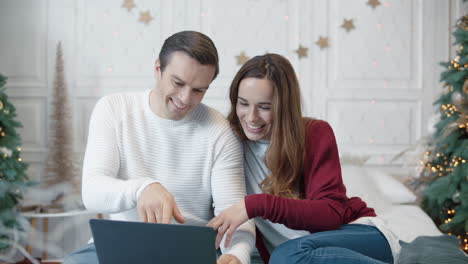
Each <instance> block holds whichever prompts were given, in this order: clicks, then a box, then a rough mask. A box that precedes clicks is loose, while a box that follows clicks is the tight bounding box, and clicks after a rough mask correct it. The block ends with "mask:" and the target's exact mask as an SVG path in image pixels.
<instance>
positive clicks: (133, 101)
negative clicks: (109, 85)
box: [98, 91, 148, 113]
mask: <svg viewBox="0 0 468 264" xmlns="http://www.w3.org/2000/svg"><path fill="white" fill-rule="evenodd" d="M147 92H148V91H131V92H120V93H112V94H108V95H105V96H103V97H101V99H99V101H98V104H101V105H106V106H107V108H108V109H109V110H110V111H112V112H114V113H118V112H121V111H125V112H127V113H128V112H129V111H132V110H137V109H139V108H143V106H144V98H145V95H146V93H147Z"/></svg>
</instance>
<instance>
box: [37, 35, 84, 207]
mask: <svg viewBox="0 0 468 264" xmlns="http://www.w3.org/2000/svg"><path fill="white" fill-rule="evenodd" d="M69 101H70V100H69V97H68V92H67V85H66V81H65V68H64V61H63V52H62V45H61V43H60V42H59V43H58V44H57V53H56V60H55V79H54V86H53V96H52V111H51V115H50V128H49V154H48V159H47V165H46V167H45V175H44V178H43V181H42V184H43V186H44V187H46V188H52V189H59V190H58V193H57V195H56V197H54V199H53V200H52V201H51V204H50V205H48V207H50V208H44V209H47V210H50V209H52V208H54V207H58V208H60V209H76V208H80V207H81V202H80V201H81V199H80V197H79V194H80V183H79V177H78V171H77V168H76V166H75V164H74V161H73V133H72V122H71V120H72V114H71V109H70V108H71V107H70V104H69ZM55 192H57V190H56V191H55Z"/></svg>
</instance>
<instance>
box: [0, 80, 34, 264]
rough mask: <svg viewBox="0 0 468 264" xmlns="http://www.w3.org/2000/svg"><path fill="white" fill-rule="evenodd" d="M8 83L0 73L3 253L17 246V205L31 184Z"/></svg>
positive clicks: (0, 248) (0, 241) (0, 225)
mask: <svg viewBox="0 0 468 264" xmlns="http://www.w3.org/2000/svg"><path fill="white" fill-rule="evenodd" d="M5 83H6V78H5V77H4V76H2V75H1V74H0V256H1V255H2V254H1V253H2V252H4V251H8V250H10V249H14V248H15V247H17V246H18V245H17V242H18V241H15V240H17V238H18V237H19V235H18V234H19V233H21V232H22V231H21V230H22V227H21V224H20V221H19V219H20V217H21V216H20V214H19V212H18V211H17V210H16V208H17V205H18V203H19V202H20V200H21V199H22V194H23V191H24V189H25V187H27V186H29V185H30V184H31V182H30V181H29V179H28V177H27V175H26V168H27V166H26V164H25V163H24V162H23V161H22V160H21V157H20V151H21V148H20V144H21V139H20V137H19V135H18V133H17V132H16V129H17V128H18V127H21V124H20V123H19V122H18V121H17V120H15V118H16V109H15V107H14V106H13V105H12V104H11V102H10V101H9V100H8V96H7V95H6V93H5V88H4V86H5ZM0 262H1V261H0Z"/></svg>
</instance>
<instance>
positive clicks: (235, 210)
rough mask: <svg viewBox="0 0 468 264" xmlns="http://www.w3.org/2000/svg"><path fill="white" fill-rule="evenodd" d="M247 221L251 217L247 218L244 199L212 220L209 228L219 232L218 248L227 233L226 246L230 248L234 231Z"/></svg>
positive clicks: (217, 238) (217, 237)
mask: <svg viewBox="0 0 468 264" xmlns="http://www.w3.org/2000/svg"><path fill="white" fill-rule="evenodd" d="M247 220H249V217H248V216H247V209H245V202H244V199H242V200H240V201H239V202H237V203H235V204H234V205H232V206H231V207H229V208H227V209H225V210H223V211H222V212H221V213H220V214H219V215H218V216H216V217H215V218H213V219H211V221H210V222H209V223H208V224H207V226H209V227H211V228H213V229H214V230H218V235H217V236H216V248H219V244H221V240H222V239H223V236H224V234H226V232H227V234H226V240H225V241H224V246H225V247H228V246H229V243H230V242H231V238H232V234H233V233H234V231H236V229H237V228H238V227H239V226H240V225H242V224H243V223H245V222H246V221H247Z"/></svg>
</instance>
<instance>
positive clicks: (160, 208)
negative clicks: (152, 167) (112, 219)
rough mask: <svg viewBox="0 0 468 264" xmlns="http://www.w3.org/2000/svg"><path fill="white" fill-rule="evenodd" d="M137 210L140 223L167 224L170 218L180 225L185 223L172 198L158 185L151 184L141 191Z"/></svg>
mask: <svg viewBox="0 0 468 264" xmlns="http://www.w3.org/2000/svg"><path fill="white" fill-rule="evenodd" d="M137 208H138V215H139V216H140V220H141V221H142V222H148V223H160V224H169V223H170V222H171V218H172V217H174V219H175V220H176V221H177V222H179V223H181V224H182V223H184V222H185V219H184V217H183V216H182V214H181V213H180V211H179V208H177V205H176V202H175V200H174V197H173V196H172V194H171V193H169V192H168V191H167V190H166V188H164V187H163V186H162V185H161V184H159V183H152V184H150V185H148V186H146V187H145V189H143V192H142V193H141V194H140V197H139V198H138V201H137Z"/></svg>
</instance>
